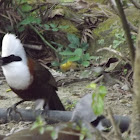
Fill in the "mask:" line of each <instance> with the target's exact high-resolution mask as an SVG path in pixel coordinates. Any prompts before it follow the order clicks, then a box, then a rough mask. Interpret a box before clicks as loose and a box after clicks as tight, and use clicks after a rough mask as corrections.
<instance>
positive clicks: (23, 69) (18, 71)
mask: <svg viewBox="0 0 140 140" xmlns="http://www.w3.org/2000/svg"><path fill="white" fill-rule="evenodd" d="M10 55H14V56H17V57H20V58H21V60H20V61H12V62H9V63H6V64H5V65H2V70H3V73H4V75H5V78H6V81H7V83H8V84H9V86H10V87H11V88H15V89H20V90H21V89H26V88H27V87H28V86H29V85H30V84H31V83H32V80H33V77H32V75H31V74H30V71H29V68H28V64H27V57H26V52H25V50H24V48H23V45H22V43H21V41H20V40H19V39H18V38H17V37H16V36H15V35H13V34H6V35H5V36H4V38H3V41H2V58H5V57H8V56H10Z"/></svg>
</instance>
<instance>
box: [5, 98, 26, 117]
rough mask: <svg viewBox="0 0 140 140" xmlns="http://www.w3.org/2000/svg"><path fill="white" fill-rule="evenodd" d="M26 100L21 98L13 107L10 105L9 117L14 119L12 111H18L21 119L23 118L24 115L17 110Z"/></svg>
mask: <svg viewBox="0 0 140 140" xmlns="http://www.w3.org/2000/svg"><path fill="white" fill-rule="evenodd" d="M25 101H26V100H21V101H19V102H17V103H15V104H14V105H12V106H11V107H9V108H8V109H7V118H10V120H11V119H12V112H14V113H15V114H16V113H17V114H18V115H19V117H20V120H22V115H21V113H20V112H19V111H18V110H17V106H18V105H19V104H21V103H23V102H25Z"/></svg>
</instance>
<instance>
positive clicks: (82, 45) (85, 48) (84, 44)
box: [80, 42, 89, 51]
mask: <svg viewBox="0 0 140 140" xmlns="http://www.w3.org/2000/svg"><path fill="white" fill-rule="evenodd" d="M88 47H89V44H88V43H85V42H84V43H82V44H81V45H80V48H82V50H83V51H86V50H87V49H88Z"/></svg>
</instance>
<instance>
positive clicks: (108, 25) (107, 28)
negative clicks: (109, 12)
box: [93, 16, 120, 37]
mask: <svg viewBox="0 0 140 140" xmlns="http://www.w3.org/2000/svg"><path fill="white" fill-rule="evenodd" d="M119 26H120V20H119V17H118V16H112V17H110V18H109V19H108V20H106V21H104V22H103V23H101V24H100V25H99V26H98V28H96V29H95V30H93V33H94V34H95V35H96V36H97V37H101V36H102V35H103V34H104V33H105V34H108V35H112V34H114V33H115V32H116V28H118V27H119Z"/></svg>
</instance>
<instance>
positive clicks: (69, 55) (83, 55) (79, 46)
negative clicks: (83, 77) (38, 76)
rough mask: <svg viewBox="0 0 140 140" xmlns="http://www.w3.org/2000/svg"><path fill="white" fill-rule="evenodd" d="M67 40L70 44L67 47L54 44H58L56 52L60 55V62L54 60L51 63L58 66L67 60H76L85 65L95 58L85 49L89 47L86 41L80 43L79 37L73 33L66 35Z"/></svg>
mask: <svg viewBox="0 0 140 140" xmlns="http://www.w3.org/2000/svg"><path fill="white" fill-rule="evenodd" d="M67 38H68V41H69V42H70V44H69V45H68V47H67V48H65V47H64V46H62V45H60V44H56V43H55V42H52V43H54V44H56V45H57V46H58V49H57V50H58V53H59V55H60V62H59V63H58V62H54V63H53V65H55V66H59V65H61V64H64V63H66V62H67V61H72V62H77V63H78V64H80V65H82V66H84V67H87V66H89V65H90V60H91V59H95V57H94V56H90V54H89V53H87V49H88V47H89V44H88V43H84V42H83V43H81V42H80V39H79V38H78V37H77V36H76V35H74V34H68V35H67Z"/></svg>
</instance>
